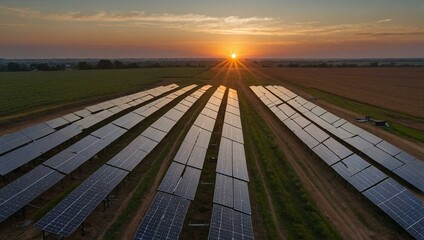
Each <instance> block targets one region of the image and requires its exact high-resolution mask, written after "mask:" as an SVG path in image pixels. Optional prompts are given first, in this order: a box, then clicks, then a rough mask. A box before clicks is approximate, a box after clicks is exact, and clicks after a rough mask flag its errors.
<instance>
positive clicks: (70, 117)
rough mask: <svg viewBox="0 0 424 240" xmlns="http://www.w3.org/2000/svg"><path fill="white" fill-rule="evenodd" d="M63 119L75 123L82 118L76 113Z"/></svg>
mask: <svg viewBox="0 0 424 240" xmlns="http://www.w3.org/2000/svg"><path fill="white" fill-rule="evenodd" d="M63 118H64V119H65V120H67V121H68V122H75V121H77V120H79V119H80V118H81V117H79V116H77V115H75V114H74V113H69V114H66V115H64V116H63Z"/></svg>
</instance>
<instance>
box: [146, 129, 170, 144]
mask: <svg viewBox="0 0 424 240" xmlns="http://www.w3.org/2000/svg"><path fill="white" fill-rule="evenodd" d="M141 135H143V136H145V137H147V138H150V139H152V140H154V141H156V142H160V141H161V140H162V139H163V138H164V137H165V136H166V133H164V132H162V131H160V130H157V129H155V128H152V127H148V128H147V129H146V130H144V131H143V133H142V134H141Z"/></svg>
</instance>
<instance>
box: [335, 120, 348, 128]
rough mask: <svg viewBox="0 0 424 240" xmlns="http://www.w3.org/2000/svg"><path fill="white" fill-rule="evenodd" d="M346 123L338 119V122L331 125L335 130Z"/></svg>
mask: <svg viewBox="0 0 424 240" xmlns="http://www.w3.org/2000/svg"><path fill="white" fill-rule="evenodd" d="M346 122H347V121H346V120H345V119H343V118H340V119H339V120H337V121H335V122H334V123H333V124H332V125H333V126H334V127H336V128H338V127H340V126H341V125H343V124H345V123H346Z"/></svg>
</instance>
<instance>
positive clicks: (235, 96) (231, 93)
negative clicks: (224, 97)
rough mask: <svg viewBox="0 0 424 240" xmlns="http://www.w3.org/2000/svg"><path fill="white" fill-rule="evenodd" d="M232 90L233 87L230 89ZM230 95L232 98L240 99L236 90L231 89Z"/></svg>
mask: <svg viewBox="0 0 424 240" xmlns="http://www.w3.org/2000/svg"><path fill="white" fill-rule="evenodd" d="M230 90H232V89H230ZM228 97H229V98H231V99H234V100H236V101H238V96H237V92H236V91H229V92H228Z"/></svg>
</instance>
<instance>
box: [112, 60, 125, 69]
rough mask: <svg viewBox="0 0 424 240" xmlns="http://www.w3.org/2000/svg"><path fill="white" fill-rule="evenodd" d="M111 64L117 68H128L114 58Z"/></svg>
mask: <svg viewBox="0 0 424 240" xmlns="http://www.w3.org/2000/svg"><path fill="white" fill-rule="evenodd" d="M113 65H114V66H115V68H117V69H123V68H128V66H127V64H125V63H123V62H121V61H118V60H116V61H115V62H113Z"/></svg>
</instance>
